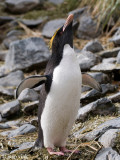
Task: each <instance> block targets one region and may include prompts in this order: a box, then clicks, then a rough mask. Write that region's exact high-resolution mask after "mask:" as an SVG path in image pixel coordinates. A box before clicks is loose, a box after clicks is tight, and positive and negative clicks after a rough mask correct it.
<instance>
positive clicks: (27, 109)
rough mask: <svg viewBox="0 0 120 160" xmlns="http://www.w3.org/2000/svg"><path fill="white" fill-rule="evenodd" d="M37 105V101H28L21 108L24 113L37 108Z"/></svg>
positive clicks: (29, 112)
mask: <svg viewBox="0 0 120 160" xmlns="http://www.w3.org/2000/svg"><path fill="white" fill-rule="evenodd" d="M38 105H39V101H35V102H32V103H29V104H27V105H25V107H24V108H23V112H24V113H26V114H31V113H33V112H34V111H35V110H36V109H37V108H38Z"/></svg>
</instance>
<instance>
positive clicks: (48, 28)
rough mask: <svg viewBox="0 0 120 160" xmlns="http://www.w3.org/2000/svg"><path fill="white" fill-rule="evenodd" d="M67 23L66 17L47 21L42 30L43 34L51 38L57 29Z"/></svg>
mask: <svg viewBox="0 0 120 160" xmlns="http://www.w3.org/2000/svg"><path fill="white" fill-rule="evenodd" d="M64 23H65V19H55V20H51V21H49V22H47V23H46V24H45V26H44V27H43V30H42V35H43V36H44V37H47V38H51V37H52V36H53V35H54V33H55V31H56V30H57V29H58V28H60V27H62V26H63V25H64Z"/></svg>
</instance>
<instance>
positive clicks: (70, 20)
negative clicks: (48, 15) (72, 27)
mask: <svg viewBox="0 0 120 160" xmlns="http://www.w3.org/2000/svg"><path fill="white" fill-rule="evenodd" d="M73 18H74V16H73V14H70V15H69V16H68V18H67V19H66V22H65V24H64V26H63V32H64V31H65V29H66V27H67V26H68V25H69V24H70V23H71V22H72V21H73Z"/></svg>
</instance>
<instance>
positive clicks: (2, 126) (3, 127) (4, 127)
mask: <svg viewBox="0 0 120 160" xmlns="http://www.w3.org/2000/svg"><path fill="white" fill-rule="evenodd" d="M8 128H11V127H10V126H9V125H8V124H3V123H0V129H8Z"/></svg>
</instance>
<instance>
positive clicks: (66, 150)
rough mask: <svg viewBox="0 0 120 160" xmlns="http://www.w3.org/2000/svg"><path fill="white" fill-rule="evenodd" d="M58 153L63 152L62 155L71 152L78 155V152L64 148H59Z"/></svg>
mask: <svg viewBox="0 0 120 160" xmlns="http://www.w3.org/2000/svg"><path fill="white" fill-rule="evenodd" d="M60 151H61V152H64V153H69V152H73V153H79V150H75V151H74V150H69V149H67V148H65V147H60Z"/></svg>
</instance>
